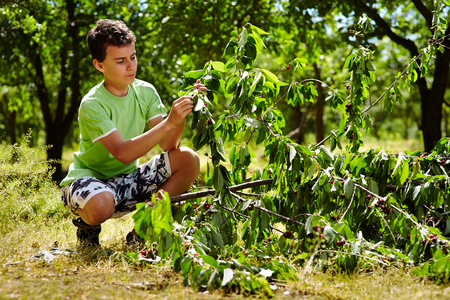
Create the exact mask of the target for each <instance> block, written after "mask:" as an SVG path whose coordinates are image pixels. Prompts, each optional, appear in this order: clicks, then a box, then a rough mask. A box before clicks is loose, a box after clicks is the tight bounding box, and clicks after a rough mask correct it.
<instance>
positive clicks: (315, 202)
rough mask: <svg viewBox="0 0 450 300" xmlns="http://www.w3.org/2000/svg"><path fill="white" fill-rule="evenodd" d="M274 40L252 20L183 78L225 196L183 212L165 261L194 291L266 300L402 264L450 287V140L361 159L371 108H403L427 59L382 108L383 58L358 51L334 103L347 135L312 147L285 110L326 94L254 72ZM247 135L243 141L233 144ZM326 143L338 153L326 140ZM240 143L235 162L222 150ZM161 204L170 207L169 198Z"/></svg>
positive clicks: (141, 229) (362, 25)
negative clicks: (262, 161)
mask: <svg viewBox="0 0 450 300" xmlns="http://www.w3.org/2000/svg"><path fill="white" fill-rule="evenodd" d="M368 24H370V19H368V18H367V16H363V17H362V18H361V21H360V22H359V23H358V24H357V28H356V30H360V31H363V30H367V29H370V26H368ZM266 34H267V33H266V32H264V31H263V30H261V29H260V28H257V27H255V26H253V25H251V24H247V25H246V26H244V27H243V29H242V31H241V33H240V34H236V35H234V36H233V37H232V38H231V40H230V42H229V43H228V45H227V47H226V49H225V51H224V55H225V60H226V61H224V62H221V61H210V62H208V63H206V65H205V67H204V68H203V69H202V70H197V71H191V72H188V73H187V74H186V76H185V78H184V85H183V86H182V91H181V92H180V94H184V93H193V95H194V99H195V101H196V105H195V108H194V117H193V122H192V128H193V129H196V130H197V134H196V135H195V136H194V139H193V141H194V146H195V147H196V148H197V149H200V148H202V147H204V146H209V152H210V153H209V154H208V155H209V158H210V163H208V172H207V174H206V184H207V185H209V186H213V187H214V188H215V195H214V197H209V198H208V199H207V200H206V201H205V202H203V203H202V202H198V201H199V200H197V203H200V207H198V208H196V209H193V207H192V204H191V203H185V204H184V205H183V206H182V208H174V215H175V223H174V227H173V229H172V232H171V238H170V239H171V245H170V251H166V252H165V255H163V256H161V257H162V258H167V259H171V262H172V265H173V267H174V269H175V270H176V271H179V272H181V274H182V275H183V277H184V278H185V284H188V285H191V286H193V287H194V288H196V289H214V288H219V287H220V288H223V289H224V291H232V292H240V293H243V294H248V293H259V294H263V295H265V296H268V295H271V290H270V282H274V281H276V282H282V281H287V280H296V279H298V278H300V277H301V276H304V275H305V274H307V273H308V272H311V271H312V270H313V269H331V270H335V271H343V272H353V271H354V270H356V269H357V268H370V267H371V266H374V265H381V266H399V267H405V268H414V269H413V270H414V272H415V274H417V275H426V276H430V277H435V278H438V279H439V280H442V281H447V280H448V278H449V277H448V270H449V256H448V255H447V254H448V250H449V247H450V244H449V242H448V240H447V236H448V235H449V234H450V222H448V208H449V207H448V191H449V177H448V172H449V171H450V157H449V151H450V140H448V139H442V140H441V141H440V142H439V143H438V144H437V145H436V147H435V148H434V150H433V151H432V152H431V153H422V152H421V151H414V152H410V151H405V152H404V153H392V152H389V151H386V150H384V149H382V148H378V149H371V150H369V151H366V152H359V149H360V147H361V146H362V145H363V141H362V130H368V129H370V128H371V120H370V117H369V115H368V111H370V109H371V108H372V107H374V106H375V105H377V104H378V103H384V105H385V109H386V110H387V111H388V112H389V111H390V110H391V108H392V103H393V102H395V101H402V97H401V92H400V91H401V89H404V88H408V87H409V86H410V85H411V84H413V83H414V82H415V80H416V78H415V77H416V74H415V69H416V68H421V69H422V70H423V72H424V71H426V70H427V67H426V65H425V63H424V62H423V60H422V61H421V64H420V65H419V63H418V59H413V60H412V61H411V63H410V64H409V65H408V66H407V67H406V68H405V70H404V72H403V73H401V74H399V76H397V77H396V78H395V80H394V82H393V83H392V85H391V86H390V87H389V88H387V89H386V92H385V93H384V94H383V95H382V96H381V97H380V98H379V99H377V100H376V101H374V102H372V100H371V99H370V93H369V87H370V85H371V84H373V82H374V81H375V72H376V70H375V68H374V67H373V59H374V56H373V54H372V52H371V51H370V50H369V49H368V48H365V47H362V46H359V47H358V48H357V49H355V51H354V52H353V53H351V54H350V55H349V57H348V58H347V60H346V63H345V66H344V70H347V72H348V73H347V77H348V82H349V84H348V86H347V87H346V88H345V89H346V90H347V91H336V90H332V89H330V91H329V97H328V99H327V100H328V102H329V103H330V106H331V107H332V109H334V110H336V111H340V112H341V116H342V120H341V122H340V123H339V128H338V129H337V130H335V131H333V132H332V133H331V134H330V135H329V136H328V138H326V139H325V140H324V141H322V142H321V143H318V144H316V145H310V146H309V147H306V146H303V145H299V144H297V143H294V142H293V141H291V140H290V139H289V138H288V137H286V136H284V135H283V133H282V129H283V127H284V126H285V119H284V118H283V114H282V113H281V112H280V111H279V110H278V109H277V105H278V104H279V103H280V102H281V101H286V102H287V103H289V104H290V105H296V104H297V103H299V102H302V103H303V102H308V101H314V97H316V96H317V90H316V89H315V86H314V85H312V84H311V81H312V80H304V81H302V82H301V83H297V82H292V83H290V84H287V83H285V82H282V81H280V80H279V78H278V76H277V75H276V74H274V73H272V72H270V71H269V70H266V69H263V68H258V67H255V66H254V64H255V61H256V59H257V57H258V55H259V54H260V53H261V51H262V50H263V48H264V42H263V39H262V38H261V36H264V35H266ZM439 48H440V47H439V45H438V44H435V45H434V47H428V48H426V49H425V50H423V52H422V54H421V55H426V56H433V55H434V52H433V51H435V50H436V49H439ZM291 67H292V68H293V69H295V70H301V69H302V67H303V61H301V60H300V59H296V60H293V61H292V62H291V63H290V64H289V68H284V70H289V69H290V68H291ZM280 71H283V69H282V70H280ZM423 72H422V74H423ZM197 79H200V80H201V81H202V82H204V83H205V85H206V86H207V87H208V93H207V95H202V94H198V93H197V92H196V91H192V85H193V83H194V82H195V81H196V80H197ZM346 94H347V99H345V100H344V96H345V95H346ZM393 94H394V95H395V97H393V96H394V95H393ZM382 100H383V101H382ZM210 105H214V106H222V107H223V108H224V111H223V113H222V114H221V115H219V116H217V117H214V116H213V114H212V113H211V112H210V111H209V109H208V107H209V106H210ZM364 106H366V108H363V107H364ZM240 139H242V140H244V142H235V141H237V140H240ZM343 139H344V140H345V141H346V143H347V144H346V146H345V151H346V152H348V154H342V151H341V152H340V153H333V151H334V150H335V149H336V148H340V149H342V150H344V149H343V147H342V142H341V140H343ZM327 140H330V149H328V148H327V147H326V146H325V145H324V144H325V142H326V141H327ZM251 141H254V143H255V145H257V146H263V147H264V155H265V156H266V157H267V158H268V165H267V166H266V167H265V168H264V169H262V170H259V171H258V172H256V173H255V174H253V176H252V177H251V178H249V177H248V174H247V173H248V168H249V165H250V163H251V161H252V158H253V157H254V154H253V151H252V150H251V149H250V147H249V146H250V145H251V143H250V142H251ZM231 142H233V143H234V146H233V147H232V149H231V151H230V153H229V154H228V158H227V157H226V153H225V151H224V143H231ZM225 162H230V163H231V165H232V170H228V169H227V168H226V167H225V165H224V164H225ZM267 178H273V184H272V185H271V186H264V187H261V186H259V187H257V188H254V189H253V190H252V191H249V192H236V191H232V189H231V188H230V187H231V186H232V185H233V184H236V183H240V182H243V181H246V180H249V179H251V180H260V179H267ZM163 201H165V203H167V204H166V205H169V199H168V197H166V199H165V200H163ZM154 217H155V214H154V213H153V212H151V210H150V211H149V212H147V213H144V212H143V211H142V210H139V212H138V213H137V215H136V218H135V220H136V229H137V231H138V233H139V234H140V235H141V236H144V237H145V238H146V239H149V241H150V242H152V241H155V238H154V237H153V236H154V232H156V230H157V229H156V228H158V227H155V229H154V231H152V230H150V229H149V227H146V226H143V225H144V224H148V226H150V223H151V222H153V218H154ZM149 220H152V221H150V223H148V222H149ZM149 230H150V232H153V233H151V234H150V233H149ZM166 234H167V231H165V233H164V235H163V236H165V237H164V239H165V242H166V243H167V236H166ZM160 238H161V237H160ZM275 258H276V259H275ZM279 258H280V259H279ZM299 266H301V267H302V271H301V272H300V271H299V270H298V269H297V268H298V267H299ZM244 274H245V275H244ZM244 278H246V279H244Z"/></svg>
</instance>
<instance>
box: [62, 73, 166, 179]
mask: <svg viewBox="0 0 450 300" xmlns="http://www.w3.org/2000/svg"><path fill="white" fill-rule="evenodd" d="M166 112H167V110H166V108H165V107H164V105H163V104H162V102H161V98H160V97H159V95H158V93H157V92H156V90H155V88H154V87H153V85H151V84H150V83H147V82H145V81H142V80H139V79H136V80H135V81H134V83H133V84H131V85H130V88H129V90H128V94H127V95H126V96H125V97H117V96H114V95H112V94H111V93H109V92H108V91H107V90H106V89H105V87H104V85H103V82H102V83H100V84H98V85H97V86H95V87H93V88H92V89H91V90H90V91H89V93H88V94H86V96H84V98H83V100H82V101H81V104H80V108H79V113H78V122H79V125H80V151H79V152H75V153H74V161H73V163H72V164H71V165H70V167H69V171H68V174H67V176H66V177H65V178H64V179H63V180H62V182H61V185H66V184H69V183H71V182H73V181H74V180H76V179H78V178H81V177H85V176H92V177H96V178H99V179H107V178H111V177H113V176H116V175H118V174H128V173H131V172H132V171H134V170H135V169H136V168H137V166H138V164H139V161H138V160H135V161H134V162H132V163H131V164H129V165H124V164H123V163H121V162H120V161H118V160H117V159H116V158H114V156H112V154H111V153H109V151H108V150H107V149H106V148H105V147H104V146H103V144H102V143H101V142H99V140H100V139H101V138H103V137H105V136H107V135H108V134H110V133H112V132H113V131H115V130H118V131H119V133H120V134H121V135H122V136H123V138H124V139H125V140H128V139H130V138H133V137H135V136H138V135H140V134H142V133H143V132H144V130H145V126H146V124H147V122H148V121H149V120H151V119H152V118H154V117H156V116H160V115H165V114H166Z"/></svg>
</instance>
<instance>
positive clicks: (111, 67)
mask: <svg viewBox="0 0 450 300" xmlns="http://www.w3.org/2000/svg"><path fill="white" fill-rule="evenodd" d="M93 63H94V66H95V68H96V69H97V70H99V71H100V72H102V73H103V75H104V76H105V88H106V90H107V91H109V92H110V93H111V94H113V95H116V96H119V97H122V96H125V95H126V94H127V93H128V86H129V85H130V84H132V83H133V82H134V79H135V77H136V70H137V58H136V50H135V48H134V43H131V44H129V45H126V46H122V47H117V46H108V48H106V57H105V60H103V61H102V62H99V61H98V60H96V59H94V62H93Z"/></svg>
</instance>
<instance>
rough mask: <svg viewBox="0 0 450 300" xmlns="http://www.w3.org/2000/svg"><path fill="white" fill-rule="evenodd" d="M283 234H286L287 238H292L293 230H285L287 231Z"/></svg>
mask: <svg viewBox="0 0 450 300" xmlns="http://www.w3.org/2000/svg"><path fill="white" fill-rule="evenodd" d="M283 236H284V237H285V238H287V239H290V238H291V237H292V232H291V231H290V230H288V231H285V232H284V233H283Z"/></svg>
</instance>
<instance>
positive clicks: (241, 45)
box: [238, 28, 248, 52]
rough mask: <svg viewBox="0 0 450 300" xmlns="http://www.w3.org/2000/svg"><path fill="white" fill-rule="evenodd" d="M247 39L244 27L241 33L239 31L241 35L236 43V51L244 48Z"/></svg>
mask: <svg viewBox="0 0 450 300" xmlns="http://www.w3.org/2000/svg"><path fill="white" fill-rule="evenodd" d="M247 40H248V31H247V29H246V28H244V29H243V30H242V33H241V36H240V39H239V44H238V51H239V52H241V51H242V50H243V49H244V47H245V45H246V44H247Z"/></svg>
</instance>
